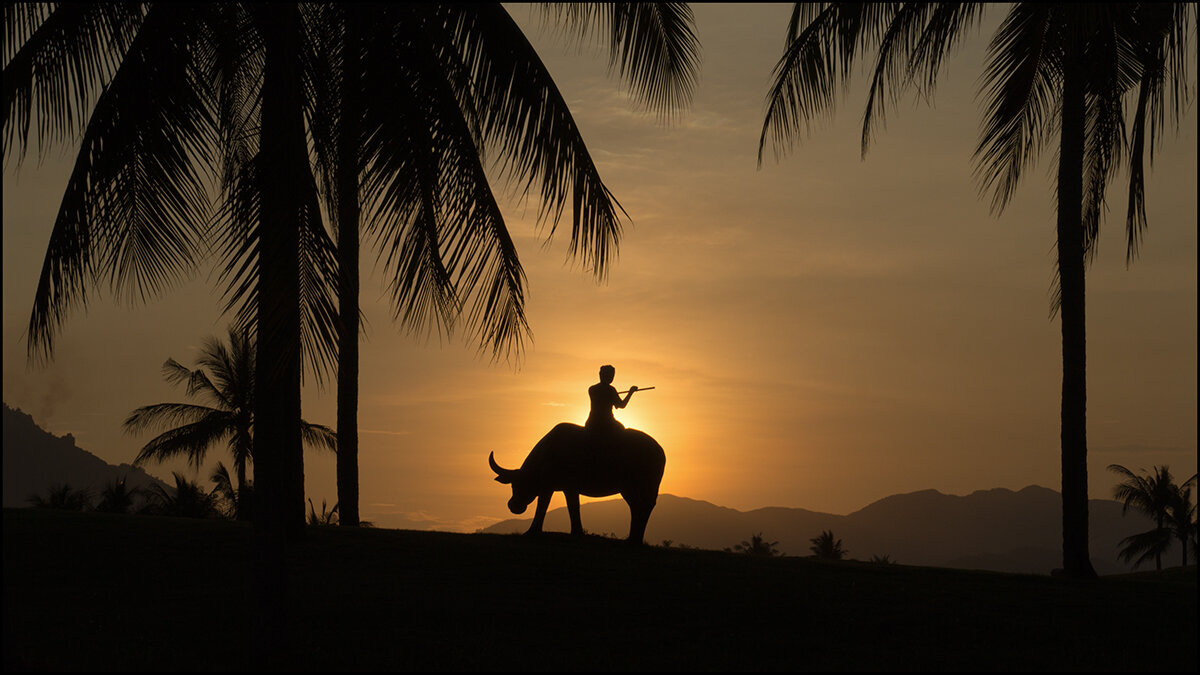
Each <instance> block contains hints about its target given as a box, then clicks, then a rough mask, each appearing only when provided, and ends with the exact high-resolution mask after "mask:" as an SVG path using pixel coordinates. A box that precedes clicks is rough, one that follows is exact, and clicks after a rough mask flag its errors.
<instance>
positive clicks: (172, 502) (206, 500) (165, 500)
mask: <svg viewBox="0 0 1200 675" xmlns="http://www.w3.org/2000/svg"><path fill="white" fill-rule="evenodd" d="M171 475H172V476H174V478H175V489H174V490H172V489H171V488H164V487H163V486H162V485H157V484H156V485H153V486H151V487H150V490H149V492H148V493H147V494H148V495H149V497H150V501H151V504H150V507H149V508H148V509H147V510H146V512H147V513H150V514H154V515H160V516H175V517H178V518H215V517H218V516H220V515H221V512H220V510H219V509H218V508H217V500H216V497H215V496H214V495H211V494H209V493H207V492H205V491H204V488H202V487H200V485H199V484H198V483H196V482H195V481H190V480H188V479H187V478H186V477H184V476H183V474H181V473H179V472H178V471H175V472H172V474H171Z"/></svg>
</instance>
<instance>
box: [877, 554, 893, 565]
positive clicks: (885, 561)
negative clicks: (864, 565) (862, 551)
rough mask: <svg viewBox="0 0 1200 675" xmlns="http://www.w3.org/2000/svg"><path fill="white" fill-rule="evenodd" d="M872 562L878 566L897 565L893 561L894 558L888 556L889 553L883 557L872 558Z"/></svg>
mask: <svg viewBox="0 0 1200 675" xmlns="http://www.w3.org/2000/svg"><path fill="white" fill-rule="evenodd" d="M871 562H873V563H875V564H877V565H895V564H896V561H895V560H892V556H890V555H888V554H887V553H884V554H883V555H873V556H871Z"/></svg>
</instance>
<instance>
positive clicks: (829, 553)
mask: <svg viewBox="0 0 1200 675" xmlns="http://www.w3.org/2000/svg"><path fill="white" fill-rule="evenodd" d="M809 541H810V542H812V546H810V547H809V550H810V551H812V552H813V556H814V557H817V558H821V559H823V560H841V559H842V558H845V557H846V554H847V553H849V551H847V550H846V549H844V548H842V540H841V539H835V538H834V536H833V531H832V530H825V531H823V532H821V534H820V535H819V536H816V537H813V538H812V539H809Z"/></svg>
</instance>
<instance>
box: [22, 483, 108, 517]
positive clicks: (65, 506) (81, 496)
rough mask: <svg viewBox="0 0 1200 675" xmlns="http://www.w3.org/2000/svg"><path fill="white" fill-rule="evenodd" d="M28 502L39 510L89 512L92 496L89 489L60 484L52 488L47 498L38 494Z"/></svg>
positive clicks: (31, 496)
mask: <svg viewBox="0 0 1200 675" xmlns="http://www.w3.org/2000/svg"><path fill="white" fill-rule="evenodd" d="M26 501H28V502H29V503H30V504H31V505H32V506H34V507H35V508H39V509H59V510H63V511H87V509H88V506H89V505H90V504H91V503H92V494H91V492H89V491H88V490H87V488H81V489H78V490H76V489H75V488H72V487H71V486H70V484H68V483H59V484H55V485H52V486H50V491H49V493H47V495H46V496H45V497H43V496H41V495H36V494H35V495H30V496H29V498H28V499H26Z"/></svg>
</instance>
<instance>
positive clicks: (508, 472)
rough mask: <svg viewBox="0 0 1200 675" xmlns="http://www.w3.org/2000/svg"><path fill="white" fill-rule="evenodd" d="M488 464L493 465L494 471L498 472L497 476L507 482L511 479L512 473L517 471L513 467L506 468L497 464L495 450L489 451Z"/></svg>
mask: <svg viewBox="0 0 1200 675" xmlns="http://www.w3.org/2000/svg"><path fill="white" fill-rule="evenodd" d="M488 464H489V465H490V466H491V467H492V471H495V472H496V476H498V477H499V478H500V479H501V480H502V481H504V482H506V483H507V482H509V481H511V480H512V475H513V474H514V473H516V471H514V470H513V469H505V468H504V467H502V466H500V465H499V464H497V463H496V453H495V452H490V453H488Z"/></svg>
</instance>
